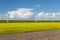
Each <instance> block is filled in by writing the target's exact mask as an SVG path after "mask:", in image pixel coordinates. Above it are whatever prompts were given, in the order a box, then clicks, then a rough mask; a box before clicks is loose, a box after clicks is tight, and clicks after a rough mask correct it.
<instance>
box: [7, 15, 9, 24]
mask: <svg viewBox="0 0 60 40" xmlns="http://www.w3.org/2000/svg"><path fill="white" fill-rule="evenodd" d="M8 22H9V14H7V23H8Z"/></svg>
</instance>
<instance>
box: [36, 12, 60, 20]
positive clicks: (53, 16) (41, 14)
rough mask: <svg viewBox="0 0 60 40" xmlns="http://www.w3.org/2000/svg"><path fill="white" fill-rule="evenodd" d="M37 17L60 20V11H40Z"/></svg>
mask: <svg viewBox="0 0 60 40" xmlns="http://www.w3.org/2000/svg"><path fill="white" fill-rule="evenodd" d="M37 19H39V20H60V12H59V13H45V12H39V13H38V14H37Z"/></svg>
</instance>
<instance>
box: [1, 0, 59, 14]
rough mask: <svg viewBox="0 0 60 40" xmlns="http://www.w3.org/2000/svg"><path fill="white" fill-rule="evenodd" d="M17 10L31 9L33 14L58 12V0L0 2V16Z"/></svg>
mask: <svg viewBox="0 0 60 40" xmlns="http://www.w3.org/2000/svg"><path fill="white" fill-rule="evenodd" d="M17 8H31V9H34V10H33V11H34V13H36V14H38V13H39V12H50V13H51V12H60V0H0V14H6V13H7V12H8V11H13V10H16V9H17Z"/></svg>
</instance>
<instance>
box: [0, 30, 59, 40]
mask: <svg viewBox="0 0 60 40" xmlns="http://www.w3.org/2000/svg"><path fill="white" fill-rule="evenodd" d="M0 40H60V30H52V31H41V32H29V33H16V34H5V35H0Z"/></svg>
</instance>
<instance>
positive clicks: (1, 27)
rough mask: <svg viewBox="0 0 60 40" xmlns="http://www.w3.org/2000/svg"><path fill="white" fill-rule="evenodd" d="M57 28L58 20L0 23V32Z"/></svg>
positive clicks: (59, 24)
mask: <svg viewBox="0 0 60 40" xmlns="http://www.w3.org/2000/svg"><path fill="white" fill-rule="evenodd" d="M59 29H60V22H38V23H0V34H6V33H21V32H33V31H43V30H59Z"/></svg>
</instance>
